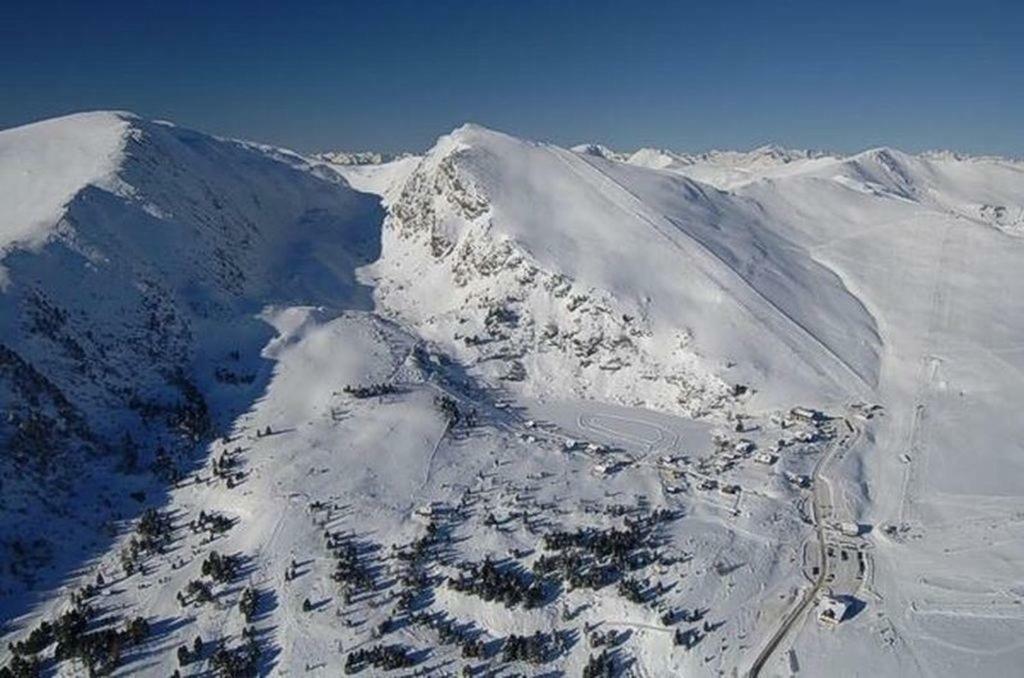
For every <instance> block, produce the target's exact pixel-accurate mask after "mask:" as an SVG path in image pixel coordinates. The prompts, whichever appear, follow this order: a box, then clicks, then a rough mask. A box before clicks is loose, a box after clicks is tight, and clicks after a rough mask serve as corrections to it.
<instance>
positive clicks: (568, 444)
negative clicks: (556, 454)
mask: <svg viewBox="0 0 1024 678" xmlns="http://www.w3.org/2000/svg"><path fill="white" fill-rule="evenodd" d="M562 447H564V448H565V450H566V451H567V452H571V451H572V450H575V449H576V448H577V447H579V441H576V440H573V439H572V438H569V439H567V440H566V441H565V442H564V443H562Z"/></svg>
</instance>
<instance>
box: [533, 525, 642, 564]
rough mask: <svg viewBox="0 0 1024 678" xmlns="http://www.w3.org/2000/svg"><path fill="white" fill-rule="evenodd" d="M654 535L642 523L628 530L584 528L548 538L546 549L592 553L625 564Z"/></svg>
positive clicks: (554, 533)
mask: <svg viewBox="0 0 1024 678" xmlns="http://www.w3.org/2000/svg"><path fill="white" fill-rule="evenodd" d="M649 535H650V531H649V530H648V529H647V528H646V526H645V525H642V524H641V523H633V524H632V525H631V526H627V527H626V529H622V530H620V529H617V528H614V527H612V528H608V529H606V530H599V529H595V528H580V529H577V530H575V531H573V532H568V531H558V532H551V533H548V534H546V535H544V548H545V549H547V550H549V551H560V550H565V549H570V548H575V549H580V550H582V551H585V552H587V553H590V554H591V555H593V556H594V557H595V558H599V559H604V558H608V559H611V560H612V561H614V562H617V563H620V564H623V563H626V562H627V560H628V557H629V555H630V554H631V553H632V552H633V551H635V550H637V549H639V548H642V547H643V546H644V545H645V544H646V542H647V540H648V537H649Z"/></svg>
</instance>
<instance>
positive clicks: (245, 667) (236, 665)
mask: <svg viewBox="0 0 1024 678" xmlns="http://www.w3.org/2000/svg"><path fill="white" fill-rule="evenodd" d="M242 637H243V642H242V644H241V645H239V646H238V647H236V648H232V649H228V648H226V647H224V646H223V645H222V646H221V647H219V648H218V649H217V651H216V652H214V653H213V656H212V657H210V665H211V666H212V667H213V670H214V672H216V674H217V675H218V676H223V677H224V678H248V676H256V675H259V666H260V656H261V654H262V651H261V650H260V644H259V643H258V642H257V641H256V634H255V633H254V632H253V631H252V630H251V629H249V628H248V627H246V628H245V629H243V630H242Z"/></svg>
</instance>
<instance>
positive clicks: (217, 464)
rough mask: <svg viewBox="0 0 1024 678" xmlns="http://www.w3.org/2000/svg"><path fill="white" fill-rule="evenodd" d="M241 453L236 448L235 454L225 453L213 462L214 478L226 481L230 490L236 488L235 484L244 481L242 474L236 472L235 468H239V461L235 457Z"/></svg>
mask: <svg viewBox="0 0 1024 678" xmlns="http://www.w3.org/2000/svg"><path fill="white" fill-rule="evenodd" d="M239 451H240V450H239V449H238V448H235V451H234V452H231V453H228V452H224V453H222V454H221V455H220V456H219V457H217V458H216V459H214V460H213V477H214V478H224V479H226V480H227V485H228V489H231V488H232V487H234V486H235V483H236V482H238V481H240V480H241V479H242V474H241V473H239V472H236V471H235V467H236V466H238V459H236V458H235V455H236V454H237V453H238V452H239Z"/></svg>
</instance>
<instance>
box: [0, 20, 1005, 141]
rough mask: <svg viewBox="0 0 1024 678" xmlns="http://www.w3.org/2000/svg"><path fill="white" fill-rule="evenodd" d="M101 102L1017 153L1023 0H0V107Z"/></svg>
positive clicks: (281, 115)
mask: <svg viewBox="0 0 1024 678" xmlns="http://www.w3.org/2000/svg"><path fill="white" fill-rule="evenodd" d="M205 5H211V6H212V7H208V6H205ZM97 108H117V109H128V110H132V111H135V112H137V113H140V114H142V115H145V116H148V117H160V118H167V119H171V120H174V121H176V122H178V123H179V124H182V125H187V126H191V127H195V128H198V129H202V130H205V131H210V132H216V133H220V134H225V135H231V136H239V137H244V138H249V139H255V140H259V141H267V142H271V143H276V144H281V145H285V146H290V147H293V148H297V149H299V150H315V149H325V148H344V149H380V150H388V151H393V150H402V149H409V150H418V149H422V148H424V147H427V146H429V145H430V144H431V143H432V141H433V139H434V138H436V137H437V136H438V135H439V134H442V133H444V132H447V131H449V130H450V129H451V128H453V127H455V126H457V125H459V124H461V123H462V122H465V121H474V122H478V123H481V124H484V125H488V126H490V127H495V128H498V129H502V130H505V131H508V132H512V133H515V134H518V135H521V136H526V137H531V138H538V139H545V140H552V141H555V142H558V143H564V144H569V143H578V142H581V141H591V140H594V141H602V142H605V143H607V144H609V145H612V146H616V147H623V148H631V147H636V146H641V145H654V146H661V147H667V148H674V149H679V150H702V149H706V148H711V147H738V148H746V147H751V146H755V145H759V144H762V143H766V142H775V143H780V144H783V145H790V146H798V147H818V148H830V149H836V150H859V149H862V148H866V147H870V146H877V145H892V146H898V147H900V148H904V149H906V150H911V151H913V150H920V149H924V148H935V147H943V148H954V149H958V150H963V151H969V152H995V153H1004V154H1010V155H1024V133H1022V132H1024V0H1015V1H1009V0H1004V1H1002V2H996V1H993V0H961V1H959V2H945V1H944V0H933V1H930V2H919V1H907V0H887V1H885V2H875V1H874V0H845V1H830V0H801V1H793V2H786V1H785V0H771V1H770V0H762V1H760V2H729V1H728V0H717V1H708V2H700V3H698V2H682V1H678V2H594V1H592V2H533V1H525V0H520V1H517V2H511V1H508V2H486V1H479V2H447V1H444V0H436V1H434V2H429V1H428V0H420V1H419V2H385V1H383V0H366V1H365V2H360V3H354V2H351V3H350V2H322V3H320V2H314V3H298V2H295V3H284V2H281V3H263V2H257V1H255V0H245V1H231V2H227V1H224V2H216V1H214V0H210V2H208V3H207V2H194V3H190V2H185V3H182V2H174V1H173V0H164V1H163V2H149V1H148V0H133V1H131V2H121V1H114V0H111V1H108V2H103V1H96V2H81V3H71V2H59V3H55V2H48V1H47V0H38V1H36V2H31V3H27V2H18V1H17V0H7V2H4V3H0V127H3V128H5V127H10V126H13V125H17V124H21V123H24V122H28V121H31V120H35V119H40V118H45V117H51V116H54V115H58V114H62V113H66V112H71V111H76V110H85V109H97Z"/></svg>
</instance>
